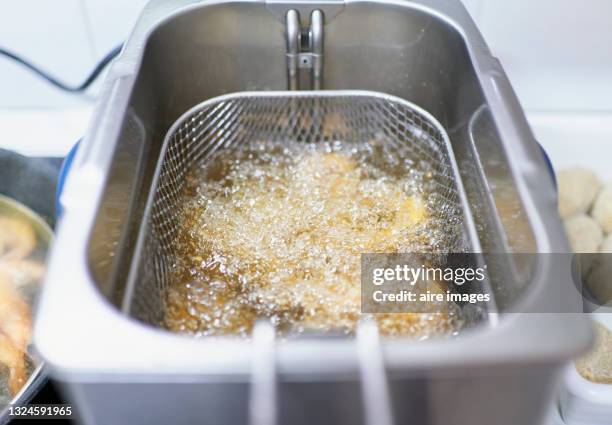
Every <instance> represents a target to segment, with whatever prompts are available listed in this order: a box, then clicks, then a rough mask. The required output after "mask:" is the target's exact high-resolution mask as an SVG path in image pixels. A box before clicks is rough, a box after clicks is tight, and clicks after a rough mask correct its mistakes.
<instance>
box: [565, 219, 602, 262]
mask: <svg viewBox="0 0 612 425" xmlns="http://www.w3.org/2000/svg"><path fill="white" fill-rule="evenodd" d="M565 233H567V237H568V239H569V241H570V245H571V247H572V251H574V252H576V253H591V252H593V253H595V252H599V246H600V245H601V242H602V241H603V232H602V230H601V227H599V224H597V222H596V221H595V220H594V219H592V218H591V217H589V216H588V215H585V214H581V215H578V216H576V217H572V218H570V219H569V220H567V221H566V222H565Z"/></svg>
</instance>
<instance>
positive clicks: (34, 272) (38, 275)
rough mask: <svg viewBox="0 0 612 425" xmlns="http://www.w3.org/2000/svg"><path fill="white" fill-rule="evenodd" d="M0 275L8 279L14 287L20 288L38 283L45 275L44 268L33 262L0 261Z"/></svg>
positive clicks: (40, 264)
mask: <svg viewBox="0 0 612 425" xmlns="http://www.w3.org/2000/svg"><path fill="white" fill-rule="evenodd" d="M0 273H4V274H5V275H7V276H8V277H10V279H11V281H12V282H13V285H14V286H16V287H22V286H24V285H28V284H31V283H34V284H37V283H39V282H40V281H41V280H42V278H43V277H44V275H45V266H44V265H43V264H42V263H40V262H38V261H33V260H2V259H0Z"/></svg>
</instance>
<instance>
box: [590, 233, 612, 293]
mask: <svg viewBox="0 0 612 425" xmlns="http://www.w3.org/2000/svg"><path fill="white" fill-rule="evenodd" d="M586 282H587V286H588V288H589V292H590V293H591V294H592V295H593V297H595V299H597V301H599V303H600V305H604V304H606V303H608V302H610V301H612V235H609V236H608V237H607V238H606V239H605V240H604V241H603V244H602V245H601V249H600V253H599V254H596V255H595V261H593V264H592V267H591V271H590V273H589V275H588V277H587V279H586Z"/></svg>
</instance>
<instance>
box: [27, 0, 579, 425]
mask: <svg viewBox="0 0 612 425" xmlns="http://www.w3.org/2000/svg"><path fill="white" fill-rule="evenodd" d="M292 9H294V10H298V11H299V14H300V16H301V18H302V22H301V25H303V26H306V24H307V19H308V17H309V16H311V12H312V11H314V10H321V11H322V12H323V14H324V17H325V19H324V34H325V36H324V45H323V50H322V60H323V64H324V65H323V68H322V78H321V83H322V87H321V88H322V89H324V90H368V91H376V92H380V93H385V94H387V95H390V96H395V97H397V98H400V99H403V100H406V101H409V102H412V103H413V104H415V105H418V106H420V107H421V108H423V109H424V110H427V111H428V112H429V113H431V115H432V116H433V117H435V119H436V120H437V121H439V122H440V124H441V125H442V127H443V128H444V129H445V130H446V132H447V134H448V137H449V144H450V149H451V151H452V154H453V156H454V158H455V160H456V165H457V173H458V181H460V182H461V184H462V186H463V189H464V193H465V198H466V203H467V205H468V206H469V208H470V210H471V212H472V217H473V222H474V230H475V235H476V238H477V239H478V240H477V242H478V244H479V245H480V247H481V248H482V250H483V251H488V252H506V251H508V250H512V251H516V252H569V248H568V244H567V241H566V239H565V237H564V235H563V229H562V226H561V224H560V222H559V219H558V217H557V214H556V199H555V193H554V186H553V182H552V179H551V178H550V176H549V174H548V172H547V169H546V167H545V163H544V160H543V158H542V154H541V152H540V150H539V148H538V146H537V144H536V143H535V142H534V140H533V136H532V134H531V132H530V130H529V127H528V125H527V122H526V119H525V116H524V114H523V112H522V110H521V107H520V105H519V103H518V101H517V100H516V97H515V95H514V93H513V91H512V88H511V86H510V84H509V82H508V80H507V78H506V76H505V73H504V71H503V69H502V67H501V65H500V64H499V62H498V61H497V60H496V59H495V58H494V57H493V56H492V55H491V52H490V51H489V49H488V48H487V46H486V43H485V42H484V40H483V39H482V37H481V35H480V33H479V32H478V30H477V29H476V27H475V26H474V23H473V22H472V20H471V18H470V17H469V15H468V14H467V12H466V11H465V9H464V7H463V6H462V5H461V3H460V2H459V1H458V0H414V1H395V0H390V1H382V0H381V1H351V0H349V1H337V0H326V1H325V2H320V3H317V2H314V1H301V0H292V1H290V2H282V1H279V0H268V1H259V0H256V1H236V2H233V1H213V0H204V1H196V0H154V1H152V2H151V3H150V4H149V5H148V6H147V7H146V8H145V11H144V12H143V14H142V16H141V18H140V20H139V22H138V23H137V25H136V27H135V29H134V31H133V33H132V35H131V37H130V40H129V41H128V42H127V43H126V45H125V48H124V50H123V52H122V54H121V56H120V57H119V58H118V59H117V61H116V62H115V63H114V65H113V67H112V69H111V71H110V72H109V75H108V77H107V81H106V86H105V89H104V90H103V97H102V100H101V102H100V104H99V105H98V108H97V110H96V113H95V116H94V119H93V121H92V123H91V127H90V129H89V131H88V133H87V135H86V136H85V138H84V141H83V144H82V146H81V148H80V150H79V153H78V155H77V157H76V159H75V162H74V165H73V169H72V170H71V173H70V176H69V178H68V181H67V183H66V186H65V191H64V193H63V195H62V199H61V202H62V205H63V211H64V212H63V216H62V219H61V222H60V223H59V228H58V232H57V237H56V240H55V243H54V246H53V249H52V253H51V257H50V260H49V261H50V262H49V271H48V275H47V278H46V282H45V285H44V290H43V294H42V298H41V302H40V305H39V311H38V317H37V323H36V329H35V343H36V345H37V347H38V349H39V351H40V352H41V354H42V355H43V357H44V358H45V360H46V361H47V363H48V364H49V366H50V368H51V370H52V372H53V373H54V375H55V377H56V378H57V379H59V380H61V381H64V382H65V383H66V390H67V394H68V395H69V396H70V397H71V400H73V401H74V402H75V403H76V404H77V405H78V408H79V410H80V413H81V415H82V418H83V420H84V421H85V422H86V423H91V424H118V423H130V424H133V423H150V424H155V423H159V424H166V423H176V424H191V423H195V422H197V421H200V422H201V421H207V423H215V424H225V423H227V424H237V423H246V422H247V421H249V420H251V421H256V420H257V419H253V418H262V417H263V418H264V419H265V418H271V417H276V418H278V422H279V423H292V424H300V423H312V422H314V423H321V424H325V423H342V421H345V422H346V423H351V424H358V423H377V421H376V419H375V418H374V419H373V418H372V412H373V411H374V412H376V411H378V412H381V410H380V409H379V410H376V406H383V408H384V409H383V410H382V412H387V413H388V412H389V411H392V415H391V416H394V418H395V420H396V422H397V423H404V422H406V423H408V422H414V423H422V424H432V425H433V424H436V425H438V424H439V425H446V424H449V423H452V424H457V425H463V424H466V425H467V424H471V425H472V424H483V425H484V424H487V425H488V424H491V423H494V424H496V425H516V424H521V425H530V424H538V423H540V422H541V419H542V417H543V415H544V414H545V412H546V410H547V409H548V404H549V403H550V401H551V400H552V397H553V395H554V391H555V388H556V384H557V380H558V377H559V374H560V372H561V371H562V370H563V368H564V366H565V364H566V363H567V362H568V361H569V360H570V359H571V358H573V357H574V356H576V355H577V354H579V353H580V352H582V351H583V350H584V349H585V348H586V347H587V346H588V344H589V342H590V327H589V325H588V323H587V322H586V320H583V319H582V318H581V317H573V316H572V315H568V314H565V315H552V314H542V315H535V314H524V315H521V314H517V313H505V311H507V310H508V309H509V307H510V306H516V305H517V304H518V305H520V306H521V307H520V308H518V310H521V309H524V310H525V311H545V306H546V305H547V303H549V302H550V299H549V298H550V297H549V295H550V294H551V293H554V291H555V290H556V289H555V288H556V285H564V284H571V278H570V273H571V271H570V270H568V269H567V268H563V267H555V266H554V265H553V264H549V263H547V262H546V261H543V262H542V263H541V264H538V265H537V267H538V269H537V273H534V275H533V276H534V277H533V279H530V280H529V281H527V282H523V283H522V284H520V285H515V284H514V283H513V282H512V281H511V280H507V279H503V276H497V277H496V278H494V279H493V280H492V285H493V288H492V289H493V291H494V292H495V295H496V302H497V305H498V307H499V310H500V312H501V315H500V318H499V323H498V324H497V326H494V327H479V328H474V329H473V330H470V331H469V332H466V333H464V334H462V335H461V337H459V338H455V339H452V340H446V341H442V340H431V341H424V342H422V343H412V342H408V341H404V340H401V339H399V340H379V339H377V338H376V335H375V334H372V333H371V332H370V333H368V332H364V333H363V334H362V335H361V336H358V337H357V340H349V339H336V338H333V337H321V338H310V337H308V338H303V339H296V340H290V341H287V342H286V343H282V344H274V342H273V341H272V342H270V338H269V334H268V333H266V330H265V329H263V330H262V332H258V333H256V335H255V337H254V338H253V340H252V341H242V340H235V339H232V338H215V339H211V338H201V339H193V338H189V337H185V336H180V335H175V334H171V333H169V332H166V331H164V330H160V329H156V328H154V327H152V326H149V325H147V324H144V323H142V322H141V321H137V320H134V319H133V318H131V317H129V316H128V315H126V314H125V313H123V312H122V311H121V305H122V302H123V300H124V299H125V295H126V289H127V288H126V284H128V282H129V276H130V269H131V265H132V264H133V263H134V260H135V258H134V255H135V253H136V252H137V250H136V248H137V246H138V241H139V230H140V227H141V224H142V220H143V217H144V216H145V214H146V205H147V200H148V197H149V194H150V191H151V188H152V187H153V184H154V178H155V175H156V171H157V164H158V162H159V159H160V156H161V154H162V147H163V140H164V136H165V134H166V133H167V132H168V130H169V128H170V126H171V125H172V124H173V123H174V122H175V121H176V120H177V119H178V118H179V117H180V116H181V114H183V113H184V112H185V111H187V110H189V109H190V108H192V107H193V106H194V105H197V104H199V103H201V102H203V101H206V100H209V99H212V98H214V97H216V96H221V95H225V94H228V93H236V92H244V91H264V90H265V91H281V90H286V89H287V87H289V74H288V71H287V62H288V56H287V43H286V41H287V40H286V37H285V35H286V23H285V19H284V17H285V16H286V14H287V12H288V11H289V10H292ZM317 54H318V53H317ZM319 59H321V58H319ZM134 292H135V291H134ZM540 309H541V310H540ZM513 311H517V308H513ZM368 347H370V348H368ZM387 378H388V379H387ZM368 388H374V389H376V388H378V389H381V388H382V389H384V388H387V389H388V391H385V390H383V391H382V392H379V393H378V394H381V395H380V396H375V397H374V398H372V394H373V391H369V390H365V389H368ZM361 389H364V391H361ZM500 389H508V391H502V390H500ZM374 393H376V392H374ZM385 394H387V395H388V397H385ZM266 400H267V401H266ZM249 403H250V404H249ZM305 405H306V406H308V407H307V408H306V409H304V406H305ZM362 405H363V406H364V407H365V409H362ZM249 406H250V407H249ZM373 409H374V410H373ZM364 411H365V413H362V412H364ZM270 412H273V413H272V414H271V413H270ZM368 412H369V413H368ZM270 415H271V416H270ZM383 416H384V417H388V416H389V415H386V414H385V413H383ZM249 418H251V419H249ZM381 420H383V419H381ZM253 423H274V422H271V421H266V420H264V421H263V422H262V421H260V422H253ZM385 423H386V422H381V421H378V424H380V425H385Z"/></svg>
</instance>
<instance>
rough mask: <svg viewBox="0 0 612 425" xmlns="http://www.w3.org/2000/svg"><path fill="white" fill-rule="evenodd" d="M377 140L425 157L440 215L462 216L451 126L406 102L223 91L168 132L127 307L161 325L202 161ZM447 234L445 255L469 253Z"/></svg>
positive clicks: (461, 237)
mask: <svg viewBox="0 0 612 425" xmlns="http://www.w3.org/2000/svg"><path fill="white" fill-rule="evenodd" d="M373 138H376V139H378V140H383V141H384V142H385V143H387V144H388V150H389V151H391V152H393V151H394V150H395V151H399V150H401V152H402V156H403V157H409V158H412V159H414V160H421V159H426V160H427V162H428V163H429V164H431V173H432V176H433V179H432V180H433V181H434V184H435V190H434V192H435V193H434V194H435V196H436V197H437V199H438V204H437V205H438V208H436V210H435V211H434V213H435V214H436V215H437V216H438V219H439V220H441V221H444V220H446V219H447V218H450V217H457V216H462V214H463V213H464V212H465V210H462V205H461V197H460V196H459V192H458V186H457V184H456V182H455V176H456V173H455V170H456V165H455V164H453V163H452V161H451V156H450V155H449V153H448V149H449V145H448V142H447V138H446V135H445V134H444V130H443V129H442V128H441V127H440V126H439V125H437V124H436V123H435V122H433V121H432V120H431V119H429V118H428V117H427V116H426V115H425V114H423V113H421V112H420V111H419V110H417V109H415V108H414V107H412V106H411V105H410V104H409V103H407V102H404V101H401V100H399V99H396V98H391V97H388V96H385V95H375V94H364V93H357V94H351V93H350V92H342V94H340V95H336V94H334V95H331V94H329V93H326V92H312V94H304V93H302V94H299V95H296V93H295V92H286V93H285V92H279V93H278V94H273V95H270V94H268V95H254V94H237V95H231V96H224V97H222V98H218V100H214V99H213V100H211V101H208V102H205V103H203V104H202V105H201V106H199V107H196V108H194V109H193V110H192V111H190V112H189V113H187V114H186V115H184V116H183V117H182V118H181V119H180V120H179V121H178V122H177V123H176V124H175V125H174V126H173V128H172V129H171V130H170V132H169V133H168V134H167V136H166V140H165V142H164V147H163V149H162V154H161V155H162V159H161V161H160V164H159V167H158V170H157V173H158V174H157V176H156V180H155V182H154V187H153V188H152V192H151V195H150V200H149V208H150V209H149V210H148V214H147V215H146V216H145V218H144V220H143V224H142V226H143V227H142V228H141V245H140V249H139V252H138V253H137V255H136V256H135V261H136V263H135V268H134V269H133V273H132V276H131V279H132V282H130V283H131V284H132V285H133V291H132V292H131V294H130V295H129V297H130V298H129V299H127V300H125V302H124V306H126V307H127V309H128V311H129V313H130V314H131V315H132V316H134V317H136V318H138V319H140V320H142V321H145V322H148V323H151V324H155V325H159V324H160V323H161V320H162V318H163V311H164V296H163V294H164V288H166V287H167V285H168V284H169V282H168V277H169V270H170V267H171V265H172V262H173V241H174V240H175V237H176V235H177V230H178V215H179V212H180V208H181V202H182V192H183V187H184V182H185V177H186V173H187V172H188V171H189V170H190V169H191V168H192V167H193V166H194V165H195V164H196V163H201V162H203V161H206V160H207V159H209V158H210V157H211V156H212V155H213V153H214V152H216V151H217V150H218V149H227V148H230V147H232V146H235V145H237V144H240V143H243V142H246V141H249V140H270V141H287V140H293V141H298V142H313V143H317V142H325V141H328V142H331V141H335V140H342V141H344V142H349V143H350V142H351V141H363V140H371V139H373ZM447 221H448V222H449V223H451V222H452V223H454V225H459V224H458V223H457V222H456V220H455V221H452V220H447ZM447 233H448V241H447V244H446V246H445V250H446V252H457V251H462V250H465V246H466V245H465V244H466V240H467V239H466V237H465V234H464V232H463V230H462V229H458V228H457V227H455V228H454V229H452V230H449V231H448V232H447Z"/></svg>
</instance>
